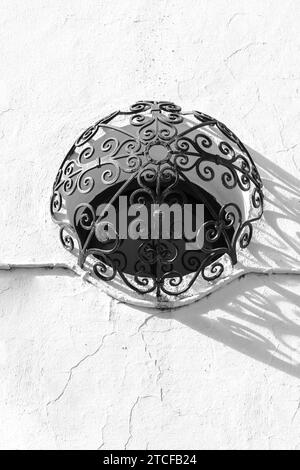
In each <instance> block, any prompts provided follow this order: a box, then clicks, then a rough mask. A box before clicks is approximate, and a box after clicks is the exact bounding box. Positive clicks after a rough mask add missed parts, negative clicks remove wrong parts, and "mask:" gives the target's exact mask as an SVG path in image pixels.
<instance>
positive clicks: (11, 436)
mask: <svg viewBox="0 0 300 470" xmlns="http://www.w3.org/2000/svg"><path fill="white" fill-rule="evenodd" d="M299 20H300V3H299V2H298V1H297V0H291V1H285V2H281V1H279V0H272V1H267V0H265V1H264V2H261V1H260V0H252V1H251V2H249V1H246V0H227V1H226V0H215V1H213V2H212V1H209V0H207V1H204V0H197V1H191V0H185V1H183V0H182V1H178V0H176V1H171V0H165V1H163V0H160V1H155V0H151V1H149V0H130V1H129V0H119V1H116V0H113V1H110V2H107V1H99V0H97V1H96V0H86V1H84V2H83V1H79V0H76V1H74V0H72V1H63V2H62V1H60V0H51V1H50V0H47V1H44V0H35V1H33V0H31V1H30V2H24V1H21V0H20V1H15V0H2V1H1V2H0V25H1V27H0V45H1V54H0V67H1V68H0V70H1V75H0V141H1V150H0V152H1V158H0V175H1V185H0V195H1V206H0V215H1V217H0V241H1V243H0V265H1V267H2V268H5V267H7V265H8V264H12V265H17V266H22V265H32V266H33V267H31V268H30V269H29V268H27V269H26V268H24V269H20V268H16V269H13V270H4V269H3V270H1V271H0V301H1V303H0V371H1V380H0V447H1V448H27V449H30V448H36V449H37V448H38V449H44V448H58V449H69V448H72V449H73V448H83V449H87V448H102V449H105V448H121V449H124V448H127V449H131V448H134V449H137V448H142V449H144V448H149V449H153V448H156V449H164V448H165V449H166V448H172V449H176V448H177V449H178V448H181V449H189V448H200V449H202V448H218V449H222V448H225V449H237V448H245V449H254V448H266V449H268V448H271V449H273V448H274V449H278V448H288V449H300V411H299V410H300V362H299V361H300V352H299V351H300V309H299V295H298V292H299V276H297V275H296V274H294V275H289V274H286V275H276V276H262V275H251V276H248V277H246V278H244V279H242V280H240V281H236V282H233V283H232V284H230V285H229V286H227V287H225V288H224V289H223V290H220V291H218V292H217V293H215V294H213V295H211V296H210V297H209V298H208V299H206V300H202V301H200V302H198V303H196V304H194V305H191V306H189V307H185V308H182V309H180V310H176V311H173V312H167V313H160V312H157V311H151V312H150V311H146V310H142V309H139V308H133V307H129V306H125V305H123V304H120V303H118V302H117V301H115V300H112V299H110V297H108V296H107V295H106V294H105V293H103V292H101V290H99V289H96V288H95V287H93V286H91V285H88V284H86V283H85V282H84V281H83V280H82V279H81V278H80V277H78V276H76V275H75V274H72V272H71V271H66V270H63V269H59V268H55V269H53V270H46V269H44V268H41V267H40V268H39V266H43V265H44V264H48V263H50V264H51V263H54V264H57V263H68V262H70V263H71V261H69V259H68V258H67V256H66V254H65V253H64V252H63V249H62V248H61V247H60V245H59V241H58V234H57V229H56V227H55V226H54V224H52V222H51V220H50V215H49V198H50V193H51V186H52V183H53V179H54V176H55V174H56V171H57V169H58V167H59V164H60V162H61V160H62V158H63V156H64V154H65V153H66V151H67V150H68V148H69V146H70V144H71V143H72V142H73V141H74V139H75V137H77V136H78V135H79V134H80V132H81V131H82V130H83V129H84V128H86V127H88V126H89V125H90V124H91V123H92V122H94V121H95V120H97V119H98V118H99V117H101V116H103V115H105V114H108V113H109V112H111V111H113V110H115V109H118V108H120V107H127V106H128V105H129V104H131V103H133V102H135V101H136V100H138V99H168V100H172V101H174V102H177V103H179V104H181V105H182V106H184V108H186V109H191V108H192V109H195V108H196V109H200V110H201V111H203V112H206V113H208V114H210V115H213V116H216V117H217V118H218V119H220V120H221V121H224V122H225V123H226V124H228V126H229V127H231V128H232V129H233V130H235V131H236V132H237V134H238V135H239V136H240V137H241V139H242V140H244V141H245V143H247V144H248V145H250V146H251V147H252V148H253V149H255V150H256V151H257V152H259V154H260V155H261V160H260V162H259V163H260V164H262V163H263V164H262V171H263V175H264V177H265V182H266V184H267V186H268V188H269V190H270V191H271V193H272V195H273V199H272V198H270V201H268V204H269V205H267V208H266V217H267V219H268V220H269V228H270V230H266V231H267V232H268V234H269V235H270V233H271V234H272V235H271V236H270V239H269V241H268V243H265V245H262V244H260V243H259V242H258V243H257V244H256V253H255V255H256V258H259V260H260V264H261V265H263V264H264V263H267V262H268V258H273V260H274V259H277V264H278V265H279V266H282V267H283V268H285V269H287V270H288V269H294V270H297V269H298V268H299V266H300V253H299V233H300V227H299V199H300V196H299V189H298V186H299V182H298V181H299V180H298V178H299V163H300V160H299V154H298V152H299V149H300V147H299V145H300V141H299V135H300V111H299V110H300V107H299V103H300V99H299V87H300V60H299V49H300V35H299ZM272 191H273V192H272ZM34 266H36V267H34Z"/></svg>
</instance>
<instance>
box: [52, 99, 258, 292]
mask: <svg viewBox="0 0 300 470" xmlns="http://www.w3.org/2000/svg"><path fill="white" fill-rule="evenodd" d="M120 196H126V198H127V200H128V205H131V204H135V203H139V204H142V205H145V206H147V205H149V204H159V205H160V204H167V205H169V206H170V205H171V204H173V203H174V202H176V203H179V204H181V205H183V204H186V203H192V204H195V203H202V204H204V208H205V209H204V211H205V212H204V216H205V217H204V223H203V226H202V228H201V229H202V230H203V233H204V243H203V246H202V248H201V249H197V250H193V251H186V250H185V248H184V247H185V245H184V243H185V242H186V240H184V239H181V240H178V239H172V238H170V239H168V240H167V239H164V238H163V237H162V236H161V235H160V236H159V238H158V239H155V240H153V239H151V238H149V239H147V240H145V239H143V240H142V239H140V240H126V239H124V238H121V237H120V236H119V227H118V226H116V227H115V228H114V231H115V237H113V238H111V239H106V240H102V239H100V238H99V237H98V236H97V227H98V226H99V224H101V221H102V220H103V218H104V215H105V210H103V209H102V210H100V209H99V208H100V207H101V208H102V207H103V204H104V205H107V204H112V205H114V206H115V207H116V208H117V207H118V200H119V198H120ZM262 213H263V191H262V181H261V178H260V175H259V172H258V170H257V168H256V166H255V164H254V162H253V159H252V157H251V155H250V153H249V151H248V150H247V148H246V147H245V146H244V145H243V143H242V142H241V141H240V140H239V139H238V137H237V136H236V135H235V134H234V133H233V132H232V131H231V130H229V129H228V128H227V127H226V126H225V125H224V124H223V123H221V122H220V121H218V120H216V119H214V118H212V117H210V116H208V115H206V114H203V113H201V112H198V111H193V112H190V113H183V112H182V111H181V108H180V107H179V106H177V105H175V104H173V103H170V102H166V101H161V102H155V101H139V102H137V103H136V104H134V105H133V106H131V107H130V109H129V111H116V112H114V113H112V114H110V115H109V116H107V117H105V118H104V119H101V120H99V121H98V122H96V123H95V124H94V125H93V126H91V127H89V128H88V129H87V130H86V131H84V132H83V134H82V135H81V136H80V137H79V138H78V139H77V140H76V142H75V144H74V145H73V146H72V148H71V149H70V151H69V152H68V154H67V156H66V158H65V159H64V161H63V163H62V165H61V167H60V169H59V171H58V173H57V176H56V179H55V182H54V185H53V194H52V198H51V215H52V218H53V220H54V221H55V222H56V223H57V224H58V225H59V226H60V239H61V242H62V244H63V246H64V247H65V248H66V249H67V250H68V251H70V252H72V253H73V254H74V255H75V256H77V258H78V264H79V266H80V267H81V268H83V269H84V270H87V271H88V272H89V273H91V275H92V276H94V277H96V278H98V279H101V280H103V281H113V280H117V282H118V283H119V284H120V283H121V284H123V285H125V286H127V287H128V288H130V289H132V290H133V291H135V292H136V293H138V294H151V295H153V296H155V297H156V298H158V299H160V298H164V297H165V298H172V297H173V296H184V295H186V294H187V293H188V292H189V290H190V289H191V288H192V286H193V285H194V283H195V282H196V280H197V279H199V278H202V279H203V280H204V281H206V282H212V281H214V280H216V279H218V278H219V277H220V276H221V275H222V274H223V272H224V269H225V264H226V262H227V261H226V260H228V259H229V260H230V263H231V264H232V265H235V264H236V263H237V260H238V253H239V250H241V249H244V248H246V247H247V246H248V245H249V243H250V241H251V238H252V233H253V225H252V224H253V222H255V221H257V220H258V219H260V218H261V216H262Z"/></svg>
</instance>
